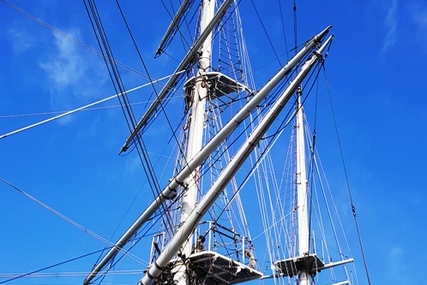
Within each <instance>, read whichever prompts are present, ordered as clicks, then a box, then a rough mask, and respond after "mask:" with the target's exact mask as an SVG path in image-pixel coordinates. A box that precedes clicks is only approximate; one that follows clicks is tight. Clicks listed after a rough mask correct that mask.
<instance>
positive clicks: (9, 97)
mask: <svg viewBox="0 0 427 285" xmlns="http://www.w3.org/2000/svg"><path fill="white" fill-rule="evenodd" d="M151 2H154V1H151ZM242 2H245V1H242ZM246 2H248V3H245V5H246V6H243V7H246V8H242V14H243V15H242V17H243V24H244V25H245V24H246V23H249V25H248V26H249V27H248V28H245V31H246V34H247V44H248V49H249V52H250V56H251V61H252V63H253V66H254V70H255V72H256V73H257V74H256V76H257V78H258V79H257V85H258V86H261V84H262V83H264V82H265V81H266V80H267V79H268V77H269V76H270V75H271V74H272V71H271V70H274V69H277V68H278V67H279V64H278V63H277V61H275V60H274V54H273V50H272V49H271V46H270V44H269V43H268V40H267V38H266V37H265V35H264V33H263V31H262V30H261V29H258V30H257V29H256V27H255V22H257V21H258V20H257V18H256V16H255V13H254V11H253V9H252V8H251V7H252V6H251V5H250V3H249V2H250V1H246ZM261 2H262V1H254V3H256V5H257V8H258V12H259V14H260V15H261V16H262V17H263V19H264V25H265V27H266V29H267V31H268V33H269V36H270V40H271V41H272V43H273V45H274V46H275V49H276V51H277V52H278V53H279V54H283V53H284V51H285V48H284V42H283V35H282V34H281V32H282V30H281V28H280V17H279V15H278V13H277V6H278V4H277V2H278V1H271V3H269V4H265V3H263V4H262V5H261ZM287 2H292V1H287ZM310 2H312V3H302V1H296V3H297V5H298V6H297V7H298V9H297V23H298V40H299V42H302V41H304V40H306V39H308V38H310V37H311V36H312V35H313V34H315V33H317V32H319V31H320V30H321V29H323V28H324V27H325V26H327V25H329V24H331V25H333V30H332V33H333V34H334V35H335V39H334V42H333V44H332V48H331V52H330V56H329V57H328V59H327V62H326V67H327V75H328V81H329V84H330V89H331V94H332V97H333V100H334V108H335V113H336V117H337V124H338V128H339V132H340V138H341V144H342V146H343V152H344V158H345V161H346V166H347V171H348V175H349V181H350V187H351V190H352V194H353V198H354V200H355V204H356V209H357V214H358V221H359V225H360V229H361V233H362V239H363V243H364V246H365V251H366V257H367V262H368V266H369V270H370V274H371V280H372V283H373V284H408V283H410V282H411V283H421V282H422V281H423V280H424V276H423V271H422V270H419V268H420V267H421V266H422V264H425V263H426V262H427V247H426V246H424V243H423V242H424V240H425V238H426V231H425V228H426V219H425V215H424V204H425V202H426V200H427V194H425V191H424V190H425V186H426V183H425V179H424V177H425V174H426V173H427V166H426V162H425V161H426V159H427V152H426V151H425V147H424V145H425V143H424V141H423V139H424V138H425V131H426V130H425V128H426V127H425V123H426V122H427V112H425V105H426V103H427V99H426V95H427V93H426V90H427V79H426V78H427V69H426V63H427V49H426V48H425V46H426V44H427V3H426V2H424V1H417V0H408V1H400V0H374V1H369V3H361V2H359V1H350V0H346V1H327V3H320V1H310ZM13 3H14V4H16V5H17V6H19V7H21V8H22V9H24V10H26V11H27V12H29V13H31V14H32V15H35V16H36V17H37V18H39V19H41V20H43V21H45V22H47V23H49V24H50V25H52V26H53V27H55V28H57V29H59V30H61V31H63V32H65V33H66V34H68V35H70V36H71V37H73V38H76V39H78V40H79V41H81V42H82V43H85V44H87V46H90V47H92V48H97V44H96V42H95V40H94V36H93V32H92V30H91V28H90V24H89V22H88V19H87V15H86V12H85V9H84V5H83V3H82V2H81V1H73V2H72V3H62V2H61V3H59V2H56V1H48V0H44V1H37V3H33V2H32V3H29V2H28V1H18V0H15V1H13ZM123 5H124V9H125V11H127V13H128V15H129V19H130V24H131V25H132V26H133V27H137V26H138V25H141V28H139V29H135V33H136V35H137V36H139V35H140V36H141V39H140V40H139V44H140V45H141V46H143V51H142V53H143V56H144V58H147V60H148V59H149V61H148V62H147V63H148V66H149V70H150V72H151V75H152V77H153V78H159V77H161V76H165V75H167V74H165V73H164V72H163V69H165V68H166V66H167V65H168V64H169V65H171V64H172V65H173V66H175V64H176V63H175V62H173V61H171V60H167V59H163V58H160V59H158V60H157V61H156V62H153V61H152V60H151V58H152V55H153V54H154V50H155V48H156V45H157V43H158V41H159V39H160V36H161V35H162V33H163V31H164V30H165V29H166V27H167V25H168V21H167V20H164V19H165V18H166V15H165V14H164V13H163V12H158V10H155V9H154V5H155V3H144V2H140V3H137V4H133V5H135V6H136V7H128V5H130V4H125V3H123ZM143 5H147V6H148V7H144V6H143ZM242 5H243V4H242ZM291 8H292V3H286V4H283V11H284V16H285V22H286V24H292V21H293V19H292V9H291ZM0 9H1V10H0V11H1V14H2V17H1V19H0V35H1V39H2V45H1V46H0V51H1V53H0V54H1V56H0V58H1V61H0V62H1V64H0V68H1V74H2V76H1V77H0V90H1V94H2V95H1V99H0V135H1V134H4V133H7V132H9V131H13V130H15V129H18V128H21V127H24V126H26V125H28V124H31V123H34V122H37V121H40V120H42V119H45V118H48V117H50V116H52V115H55V114H57V112H61V111H66V110H70V109H73V108H76V107H80V106H82V105H85V104H88V103H91V102H93V101H96V100H99V99H102V98H105V97H107V96H110V95H113V94H114V93H115V92H114V90H113V88H112V87H111V83H110V80H109V78H108V74H107V73H106V70H105V65H104V63H103V61H102V60H101V58H100V57H99V56H98V55H96V54H94V53H93V52H91V51H90V50H88V49H87V48H85V47H82V46H81V45H79V44H76V43H74V42H72V41H69V40H68V39H66V38H64V37H63V36H61V35H58V34H57V33H54V32H52V30H50V29H48V28H47V27H45V26H43V25H41V24H40V23H37V22H36V21H34V20H33V19H29V18H28V17H26V16H24V15H23V14H22V13H19V12H17V11H16V10H14V9H12V8H10V7H9V6H8V5H6V4H4V3H2V2H1V3H0ZM272 9H273V11H274V12H273V14H270V13H271V11H272ZM100 10H103V11H104V13H105V14H103V15H105V17H106V18H107V19H108V21H107V24H106V26H107V28H110V29H111V30H113V31H115V32H116V33H113V34H112V38H111V40H110V41H111V43H112V46H113V49H114V50H118V51H120V52H118V58H120V60H122V61H123V62H125V63H126V64H128V65H129V66H131V67H135V68H136V67H138V68H139V65H138V64H139V63H138V62H136V61H135V60H134V58H131V57H130V55H128V54H127V53H126V51H127V49H130V43H129V42H122V41H120V39H121V37H120V36H121V34H120V30H119V29H118V28H117V30H116V27H115V26H114V24H113V23H114V20H115V18H114V17H115V14H113V13H109V10H108V6H107V5H106V7H103V5H101V6H100ZM137 11H138V13H137ZM244 12H247V14H246V16H245V14H244ZM159 19H163V20H164V21H161V20H159ZM150 20H151V21H153V23H154V24H150V25H147V24H146V23H147V22H148V21H150ZM252 24H253V25H252ZM257 24H258V25H257V26H259V23H257ZM290 27H291V26H290ZM151 34H158V35H157V38H155V40H153V41H151V40H149V38H148V35H151ZM292 35H293V31H292V28H289V29H288V30H287V37H288V45H290V46H291V45H292V41H293V40H292ZM116 36H117V38H116ZM281 47H283V50H281ZM265 59H268V62H273V63H271V64H269V65H268V66H267V67H265V66H264V63H265V61H266V60H265ZM283 61H284V60H283ZM158 67H159V68H158ZM126 82H128V83H129V87H133V86H137V85H139V84H143V83H146V82H147V81H146V79H145V78H141V77H140V76H138V75H135V74H132V73H129V74H128V75H127V77H126ZM117 104H118V103H117V102H111V103H109V104H106V105H101V106H100V107H104V108H102V109H95V110H91V111H85V112H80V113H79V114H78V115H73V116H70V117H66V118H63V119H60V120H58V121H55V122H52V123H49V124H46V125H43V126H40V127H37V128H34V129H31V130H28V131H25V132H22V133H19V134H16V135H13V136H10V137H7V138H5V139H1V140H0V152H1V154H0V155H1V157H2V159H1V163H0V177H2V178H4V179H6V180H8V181H9V182H11V183H12V184H14V185H16V186H17V187H19V188H20V189H23V190H24V191H26V192H28V193H30V194H31V195H33V196H34V197H36V198H37V199H39V200H41V201H43V202H44V203H46V204H48V205H50V206H51V207H53V208H55V209H57V210H58V211H60V212H61V213H63V214H64V215H66V216H69V217H71V218H72V219H73V220H75V221H77V222H79V223H81V224H82V225H83V226H84V227H87V228H88V229H90V230H91V231H93V232H96V233H98V234H99V235H100V236H102V237H104V238H106V239H111V238H112V237H113V238H112V239H113V240H114V239H115V237H117V236H118V235H119V234H120V233H121V232H122V231H123V229H125V228H126V227H127V225H128V224H129V223H130V222H131V221H132V220H133V219H134V218H135V217H136V216H137V215H138V214H139V212H140V211H141V208H138V207H135V206H134V207H132V208H129V205H131V204H132V203H136V204H138V203H140V205H145V203H146V202H144V201H145V200H144V199H143V198H144V197H142V196H144V195H145V194H138V193H140V190H141V189H143V188H144V187H146V186H145V185H144V184H143V182H142V178H141V176H142V171H141V170H142V169H141V167H140V166H139V161H138V160H137V159H136V157H135V156H131V155H129V156H118V151H119V149H120V147H121V145H122V143H123V142H124V139H125V138H126V137H127V135H128V129H127V127H126V124H125V121H124V119H123V115H122V111H121V110H120V108H117V107H112V106H113V105H117ZM107 107H108V108H107ZM25 114H27V115H25ZM28 114H38V115H36V116H35V115H28ZM140 115H141V114H137V116H140ZM156 131H157V132H158V133H156V135H158V136H157V137H161V135H162V133H161V132H162V130H156ZM326 134H327V135H330V136H333V132H332V131H330V132H329V133H328V132H326ZM157 137H156V138H157ZM323 159H325V158H323ZM166 176H167V175H166ZM143 193H145V192H143ZM0 197H1V198H0V228H1V230H0V245H1V249H0V251H1V252H2V254H1V255H0V275H1V274H4V273H22V272H28V271H32V270H35V269H39V268H43V267H45V266H49V265H51V264H54V263H56V262H60V261H62V260H65V259H69V258H72V257H75V256H79V255H83V254H85V253H88V252H90V251H94V250H97V249H99V248H100V247H101V246H102V242H101V241H99V240H98V239H96V238H95V237H92V236H90V235H89V234H88V233H85V232H84V231H82V230H79V229H76V227H75V226H72V225H70V224H69V223H67V222H64V220H63V219H60V218H58V217H57V216H55V215H54V214H52V213H51V212H49V211H47V210H46V209H44V208H43V207H41V206H40V205H38V204H36V203H35V202H34V201H31V200H29V199H28V198H25V197H24V196H22V195H21V194H19V193H17V192H16V191H15V190H13V189H12V188H11V187H10V186H8V185H6V184H4V183H2V184H1V186H0ZM127 209H129V212H127V213H126V211H127ZM123 217H125V218H123ZM117 225H119V226H117ZM354 247H355V250H357V245H355V246H354ZM96 256H97V255H95V256H92V257H91V258H89V260H85V261H84V263H79V265H78V270H83V271H86V270H89V269H90V268H91V266H92V264H93V262H94V260H95V258H96ZM70 268H73V267H72V266H71V267H70ZM64 271H72V269H64ZM362 274H363V272H362V271H361V270H359V275H362ZM139 277H140V274H137V275H136V278H135V280H137V279H138V278H139ZM0 280H3V279H0ZM57 281H58V280H56V282H57ZM43 282H44V281H43ZM46 282H47V281H46ZM53 282H54V283H55V281H53ZM67 282H68V281H62V280H61V281H60V282H57V283H55V284H69V283H67ZM10 284H38V283H37V279H36V280H35V281H34V280H29V283H25V282H24V281H19V280H18V281H13V282H11V283H10ZM43 284H47V283H43ZM52 284H53V283H52Z"/></svg>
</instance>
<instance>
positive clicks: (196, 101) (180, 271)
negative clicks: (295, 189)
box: [174, 0, 215, 285]
mask: <svg viewBox="0 0 427 285" xmlns="http://www.w3.org/2000/svg"><path fill="white" fill-rule="evenodd" d="M214 8H215V1H213V0H212V1H211V0H203V7H202V12H201V23H200V29H201V31H200V32H201V33H203V31H204V30H205V29H206V27H207V26H208V24H209V23H210V22H211V20H212V18H213V16H214ZM211 42H212V33H210V34H209V35H208V36H207V38H206V40H205V42H204V43H203V45H202V47H201V49H200V52H199V59H198V71H197V78H196V82H195V85H194V87H193V89H192V91H191V99H190V114H191V115H190V117H189V133H188V141H187V153H186V161H190V160H191V159H193V157H194V156H195V155H196V154H197V153H198V152H199V151H200V150H201V149H202V145H203V124H204V120H205V106H206V100H207V97H208V89H207V85H206V77H205V75H206V73H207V72H208V71H209V69H210V66H211V49H212V47H211V45H212V44H211ZM198 180H199V168H197V169H196V170H194V171H193V172H192V174H191V176H190V177H189V178H188V179H187V181H186V183H185V184H186V185H187V190H186V192H185V194H184V197H183V202H182V212H181V224H183V223H184V222H185V221H186V220H187V218H188V216H189V215H190V213H191V212H192V211H193V209H194V208H195V206H196V199H197V189H198V186H199V181H198ZM191 240H192V236H191V235H190V236H189V237H188V239H187V241H186V242H185V243H184V244H183V245H182V247H181V254H182V255H183V256H186V257H188V256H190V254H191V250H192V242H191ZM174 281H175V284H178V285H187V284H188V283H189V282H188V276H187V273H186V268H185V266H182V265H177V267H176V272H175V273H174Z"/></svg>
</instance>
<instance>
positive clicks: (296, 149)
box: [7, 0, 364, 285]
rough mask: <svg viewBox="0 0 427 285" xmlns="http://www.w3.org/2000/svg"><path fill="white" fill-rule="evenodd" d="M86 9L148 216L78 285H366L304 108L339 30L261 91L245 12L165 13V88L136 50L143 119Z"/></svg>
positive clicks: (186, 3)
mask: <svg viewBox="0 0 427 285" xmlns="http://www.w3.org/2000/svg"><path fill="white" fill-rule="evenodd" d="M84 4H85V7H86V11H87V14H88V16H89V20H90V22H91V24H92V27H93V30H94V33H95V37H96V39H97V41H98V43H99V48H100V55H101V56H102V58H103V60H104V61H105V65H106V67H107V69H108V73H109V75H110V78H111V81H112V82H113V86H114V88H115V91H116V93H117V94H116V96H115V98H117V99H118V100H119V102H120V106H121V108H122V110H123V114H124V117H125V120H126V122H127V124H128V126H129V134H128V136H127V137H124V138H123V144H122V145H120V149H119V153H120V155H122V156H126V157H131V156H134V157H137V159H136V160H138V163H139V164H141V165H142V167H143V173H144V177H143V178H142V180H143V183H141V184H142V185H143V186H141V189H142V191H141V192H142V193H143V196H144V199H145V200H144V202H145V203H146V204H144V205H139V209H138V211H137V212H138V214H137V216H136V217H135V219H134V222H133V223H130V224H129V226H127V227H126V230H125V231H123V233H120V235H119V237H118V238H117V239H113V240H111V241H106V242H105V248H104V249H103V250H102V253H101V254H99V257H98V259H97V260H91V261H90V264H91V266H92V267H91V268H88V269H87V270H88V272H85V274H84V277H83V278H82V284H83V285H89V284H138V285H142V284H143V285H229V284H240V283H247V282H252V284H254V282H256V283H257V284H258V283H263V284H281V285H282V284H283V285H286V284H288V285H291V284H292V285H294V284H295V285H297V284H298V285H313V284H328V285H329V284H334V285H343V284H364V283H363V282H360V281H359V279H358V276H357V272H356V269H355V268H356V267H355V265H354V259H353V257H352V253H351V250H350V246H349V245H348V239H347V237H346V232H345V230H344V227H343V225H342V221H341V217H340V212H339V210H338V207H337V206H336V203H335V202H334V200H333V194H332V192H333V191H334V189H332V190H331V189H329V188H328V186H329V185H328V182H327V180H326V176H325V175H324V174H323V168H322V163H321V161H320V159H319V156H318V152H317V142H316V130H310V127H309V124H308V123H307V121H308V119H307V118H306V113H305V110H307V109H309V108H307V106H309V107H310V109H312V108H313V109H314V108H315V107H316V104H313V103H310V99H311V96H312V95H311V94H312V93H313V86H315V84H317V83H316V82H318V79H319V78H318V75H319V73H320V72H321V70H322V68H323V67H324V64H325V61H326V57H327V54H328V52H329V49H330V46H331V42H332V40H333V36H332V35H330V31H331V29H332V27H331V26H327V27H322V28H320V29H318V30H316V32H315V34H314V35H312V36H311V38H308V39H306V41H304V42H303V43H302V44H300V45H298V46H297V45H296V46H295V48H294V49H293V50H292V52H291V54H292V55H290V54H289V53H288V54H287V55H286V59H285V60H283V59H279V58H277V61H278V62H279V64H280V66H279V67H278V68H277V69H276V70H275V72H274V73H271V74H268V77H269V78H268V79H265V80H264V81H263V82H262V84H261V87H257V86H256V84H257V85H259V84H260V80H255V78H254V74H256V73H255V72H254V71H253V70H252V67H251V62H250V59H249V51H248V49H250V48H248V45H247V43H246V42H245V38H244V36H243V33H244V23H243V20H242V19H241V17H240V7H241V5H244V2H242V1H235V0H200V1H194V0H182V1H180V3H179V5H178V4H177V3H175V4H171V7H169V14H170V18H171V22H170V25H169V26H168V27H167V28H166V29H165V30H166V31H165V33H164V35H163V37H159V38H158V40H160V43H159V45H158V47H157V49H156V50H155V51H154V52H153V53H154V57H155V58H156V59H155V60H156V61H157V62H159V64H158V66H159V68H158V70H156V73H155V74H156V78H157V79H155V78H154V77H153V76H152V73H151V71H150V70H149V69H148V68H147V67H146V65H145V62H144V61H143V59H142V58H143V56H142V54H143V53H142V52H140V51H139V50H138V49H137V50H138V57H139V58H140V59H141V62H142V63H143V64H142V65H143V66H144V68H145V69H144V76H143V77H144V79H145V80H147V83H146V84H144V85H141V86H140V87H138V88H135V90H136V89H139V88H141V89H142V91H141V92H142V94H144V96H145V97H144V98H148V97H149V100H148V101H149V103H148V104H147V105H144V106H143V107H140V106H141V105H140V104H137V102H135V101H132V99H131V98H130V96H128V95H129V93H131V92H133V89H131V90H129V89H128V88H127V84H125V83H126V79H123V78H124V77H123V76H122V73H123V72H124V70H132V68H130V67H128V66H125V65H123V64H122V63H121V62H120V61H119V60H117V58H115V56H114V45H110V43H109V41H108V37H107V34H108V33H107V32H106V31H105V30H104V27H105V26H107V27H108V26H109V25H108V24H110V23H108V24H107V25H106V24H105V22H103V20H102V17H101V16H100V15H99V13H98V9H97V5H96V4H95V1H93V0H85V1H84ZM142 5H146V3H144V4H142ZM147 5H148V4H147ZM175 5H177V7H175ZM165 6H166V5H165ZM119 11H120V14H121V15H122V16H123V18H125V17H124V15H123V10H121V9H119ZM246 20H248V19H246ZM249 20H250V19H249ZM151 25H154V24H153V23H151ZM111 26H113V25H111ZM125 26H126V29H129V25H128V23H127V22H126V21H125ZM145 28H147V26H145ZM148 28H149V27H148ZM129 30H130V29H129ZM190 30H191V31H193V32H191V33H189V32H188V31H190ZM129 32H130V31H129ZM249 32H251V31H249ZM130 34H131V33H130ZM131 35H132V36H131V38H132V42H133V44H135V46H137V40H135V38H134V36H133V34H131ZM257 44H263V45H264V44H265V43H264V42H261V41H260V42H259V43H258V42H257ZM180 47H184V52H182V53H180V52H179V51H180ZM283 52H284V51H283ZM258 56H259V55H258ZM165 57H170V58H173V59H174V61H173V63H171V62H172V61H170V60H169V61H167V60H164V58H165ZM162 60H164V61H162ZM281 61H283V63H282V62H281ZM164 62H167V67H165V70H167V71H165V73H166V74H162V64H164ZM171 65H172V66H173V68H172V71H170V69H171V68H170V66H171ZM132 72H135V73H138V76H140V75H141V74H140V73H141V72H139V71H134V70H132ZM159 74H161V75H159ZM159 78H160V79H159ZM139 79H140V78H139ZM255 82H256V84H255ZM143 87H144V88H146V89H143ZM147 90H149V91H147ZM316 100H317V98H316ZM138 103H139V102H138ZM138 106H139V107H138ZM137 108H139V109H137ZM136 109H137V111H135V110H136ZM316 112H317V110H315V113H316ZM135 114H137V115H135ZM314 121H316V122H317V117H316V118H315V119H314ZM12 133H13V134H14V132H12ZM12 133H10V134H7V135H11V134H12ZM151 194H152V195H151ZM150 195H151V196H150ZM148 197H149V198H148ZM141 209H142V210H141ZM353 210H354V209H353ZM350 211H351V209H350ZM102 222H105V224H106V225H108V222H107V221H102ZM102 222H100V223H102ZM126 270H129V271H126ZM122 271H123V272H125V273H124V274H122V275H121V274H118V273H117V272H122ZM126 272H128V273H129V274H126ZM116 273H117V274H116Z"/></svg>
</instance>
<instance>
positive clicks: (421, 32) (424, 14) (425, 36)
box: [409, 1, 427, 45]
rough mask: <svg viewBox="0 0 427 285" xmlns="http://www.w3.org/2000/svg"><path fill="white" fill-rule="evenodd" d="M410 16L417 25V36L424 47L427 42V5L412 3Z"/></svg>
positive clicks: (419, 2)
mask: <svg viewBox="0 0 427 285" xmlns="http://www.w3.org/2000/svg"><path fill="white" fill-rule="evenodd" d="M409 9H410V15H411V20H412V22H413V24H414V25H415V31H414V32H415V35H416V36H417V38H419V39H420V40H421V41H422V44H423V45H424V44H425V42H426V41H427V3H425V2H421V1H415V2H411V4H410V8H409Z"/></svg>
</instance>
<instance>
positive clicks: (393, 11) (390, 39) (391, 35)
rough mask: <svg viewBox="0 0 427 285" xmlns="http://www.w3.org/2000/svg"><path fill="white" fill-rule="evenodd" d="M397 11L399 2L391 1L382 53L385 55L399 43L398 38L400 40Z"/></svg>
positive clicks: (385, 23) (385, 22)
mask: <svg viewBox="0 0 427 285" xmlns="http://www.w3.org/2000/svg"><path fill="white" fill-rule="evenodd" d="M397 10H398V3H397V0H391V1H390V6H389V7H388V8H387V11H386V18H385V21H384V25H385V28H386V35H385V39H384V45H383V49H382V53H385V52H386V51H387V50H388V49H389V48H391V47H392V46H393V45H394V44H395V43H396V41H397V38H398V31H397V28H398V23H397Z"/></svg>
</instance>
